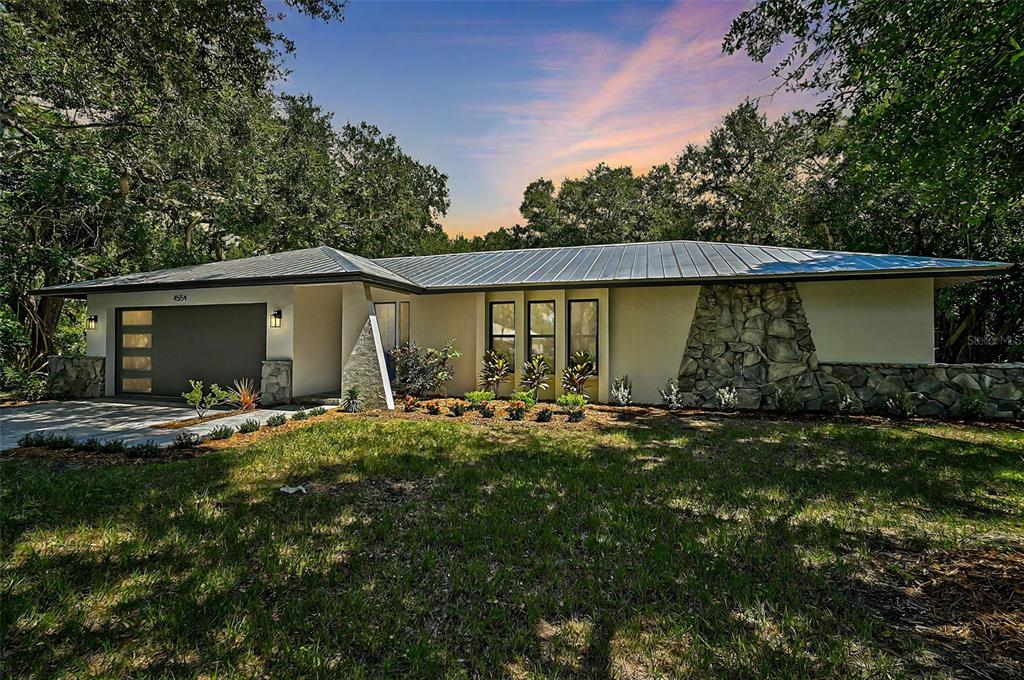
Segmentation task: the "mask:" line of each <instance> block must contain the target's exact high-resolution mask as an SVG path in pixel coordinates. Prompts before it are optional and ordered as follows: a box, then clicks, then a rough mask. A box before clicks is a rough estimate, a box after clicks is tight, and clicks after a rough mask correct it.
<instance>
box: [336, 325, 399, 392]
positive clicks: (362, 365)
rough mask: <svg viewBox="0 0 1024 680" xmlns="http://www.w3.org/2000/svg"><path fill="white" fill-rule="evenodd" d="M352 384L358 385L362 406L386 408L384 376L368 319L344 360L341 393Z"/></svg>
mask: <svg viewBox="0 0 1024 680" xmlns="http://www.w3.org/2000/svg"><path fill="white" fill-rule="evenodd" d="M352 385H358V386H359V395H360V397H362V400H363V408H387V407H388V400H387V396H385V394H384V376H382V375H381V371H380V359H379V358H378V356H377V343H376V342H375V341H374V339H373V327H372V326H371V325H370V319H367V320H366V324H365V325H364V326H363V330H362V331H360V333H359V339H358V340H356V345H355V347H354V348H353V349H352V354H350V355H349V357H348V359H347V360H346V361H345V364H344V367H343V369H342V386H341V388H342V393H344V390H346V389H347V388H349V387H350V386H352Z"/></svg>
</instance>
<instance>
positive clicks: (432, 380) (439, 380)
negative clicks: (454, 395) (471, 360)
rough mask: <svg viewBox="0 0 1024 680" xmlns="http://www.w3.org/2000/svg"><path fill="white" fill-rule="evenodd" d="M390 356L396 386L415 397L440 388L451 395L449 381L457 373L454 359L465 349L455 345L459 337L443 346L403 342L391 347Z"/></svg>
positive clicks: (438, 390) (432, 392)
mask: <svg viewBox="0 0 1024 680" xmlns="http://www.w3.org/2000/svg"><path fill="white" fill-rule="evenodd" d="M390 356H391V363H392V365H393V366H394V369H395V379H394V381H393V384H394V385H395V387H396V388H398V389H399V390H401V391H403V392H405V393H407V394H410V395H412V396H414V397H425V396H427V395H428V394H437V393H438V392H443V393H444V394H445V395H447V385H448V383H449V382H450V381H451V379H452V378H454V377H455V366H454V364H452V359H458V358H459V357H461V356H462V353H461V352H460V351H459V350H457V349H456V348H455V341H454V340H449V341H448V342H446V343H445V344H444V346H443V347H441V349H434V348H433V347H426V348H420V347H417V346H416V345H414V344H412V343H410V344H408V345H401V346H399V347H396V348H394V349H393V350H391V355H390Z"/></svg>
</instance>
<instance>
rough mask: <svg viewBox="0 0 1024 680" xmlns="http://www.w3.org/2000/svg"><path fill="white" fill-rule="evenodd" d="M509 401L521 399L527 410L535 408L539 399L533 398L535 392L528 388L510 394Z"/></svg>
mask: <svg viewBox="0 0 1024 680" xmlns="http://www.w3.org/2000/svg"><path fill="white" fill-rule="evenodd" d="M508 399H509V401H521V402H523V403H524V404H526V408H527V410H529V409H531V408H533V407H534V406H535V405H536V404H537V400H536V399H534V398H533V392H530V391H528V390H521V391H517V392H513V393H512V394H511V395H509V398H508Z"/></svg>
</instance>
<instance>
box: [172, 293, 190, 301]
mask: <svg viewBox="0 0 1024 680" xmlns="http://www.w3.org/2000/svg"><path fill="white" fill-rule="evenodd" d="M186 300H188V296H187V295H175V296H174V301H175V302H185V301H186Z"/></svg>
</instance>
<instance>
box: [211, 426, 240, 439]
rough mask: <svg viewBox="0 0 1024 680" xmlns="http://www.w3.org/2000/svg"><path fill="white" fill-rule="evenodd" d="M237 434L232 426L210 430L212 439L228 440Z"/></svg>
mask: <svg viewBox="0 0 1024 680" xmlns="http://www.w3.org/2000/svg"><path fill="white" fill-rule="evenodd" d="M234 433H235V428H233V427H231V426H230V425H219V426H217V427H215V428H213V429H212V430H210V439H227V438H228V437H230V436H231V435H233V434H234Z"/></svg>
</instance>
